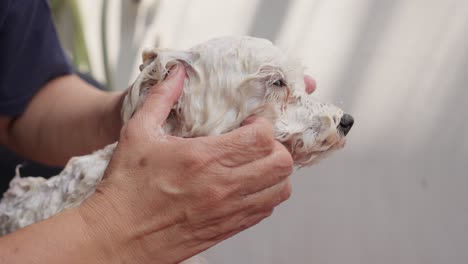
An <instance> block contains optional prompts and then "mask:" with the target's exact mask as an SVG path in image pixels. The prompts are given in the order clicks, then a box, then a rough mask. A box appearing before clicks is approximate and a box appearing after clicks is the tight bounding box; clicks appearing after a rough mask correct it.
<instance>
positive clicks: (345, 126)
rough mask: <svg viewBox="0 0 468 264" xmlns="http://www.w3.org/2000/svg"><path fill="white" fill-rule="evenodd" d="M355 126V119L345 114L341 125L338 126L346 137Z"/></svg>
mask: <svg viewBox="0 0 468 264" xmlns="http://www.w3.org/2000/svg"><path fill="white" fill-rule="evenodd" d="M353 124H354V118H353V117H352V116H351V115H348V114H344V115H343V116H342V117H341V120H340V124H339V125H338V129H339V130H341V132H343V134H344V135H345V136H346V135H347V134H348V132H349V130H351V127H352V126H353Z"/></svg>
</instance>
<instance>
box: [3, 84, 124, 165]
mask: <svg viewBox="0 0 468 264" xmlns="http://www.w3.org/2000/svg"><path fill="white" fill-rule="evenodd" d="M122 94H123V93H122V92H116V93H108V92H103V91H100V90H97V89H96V88H94V87H92V86H90V85H88V84H87V83H85V82H84V81H83V80H81V79H80V78H78V77H76V76H73V75H70V76H65V77H61V78H57V79H55V80H53V81H51V82H49V83H48V84H47V85H46V86H45V87H43V88H42V89H41V90H40V91H39V92H38V94H37V95H35V96H34V98H33V99H32V101H31V103H30V104H29V105H28V108H27V109H26V111H25V112H24V113H23V114H22V115H21V116H20V117H19V118H18V119H16V120H13V121H11V122H10V124H9V127H8V129H7V132H6V136H5V137H4V141H6V142H3V143H4V144H6V145H7V146H8V147H9V148H10V149H12V150H14V151H16V152H18V153H19V154H21V155H23V156H25V157H27V158H30V159H33V160H37V161H40V162H43V163H46V164H50V165H63V164H65V163H66V162H67V160H68V159H69V158H70V157H72V156H76V155H82V154H87V153H89V152H91V151H93V150H96V149H99V148H101V147H103V146H105V145H107V144H110V143H112V142H114V141H116V140H117V139H118V136H119V131H120V126H121V120H120V108H121V107H120V106H121V103H122V98H123V96H122Z"/></svg>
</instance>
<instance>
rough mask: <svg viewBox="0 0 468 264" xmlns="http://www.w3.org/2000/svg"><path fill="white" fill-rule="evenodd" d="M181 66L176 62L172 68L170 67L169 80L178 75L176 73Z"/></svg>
mask: <svg viewBox="0 0 468 264" xmlns="http://www.w3.org/2000/svg"><path fill="white" fill-rule="evenodd" d="M180 68H181V66H180V64H179V63H177V64H174V65H173V66H172V67H171V68H169V71H168V74H167V78H166V79H167V80H168V79H171V78H172V77H174V76H175V75H176V73H177V72H178V71H179V70H180Z"/></svg>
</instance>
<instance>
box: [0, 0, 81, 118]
mask: <svg viewBox="0 0 468 264" xmlns="http://www.w3.org/2000/svg"><path fill="white" fill-rule="evenodd" d="M71 71H72V68H71V65H70V62H69V61H68V59H67V57H66V55H65V53H64V52H63V50H62V48H61V46H60V42H59V40H58V37H57V33H56V30H55V27H54V23H53V21H52V17H51V11H50V8H49V5H48V3H47V1H46V0H0V116H17V115H20V114H21V113H22V112H23V111H24V110H25V108H26V106H27V105H28V103H29V101H30V100H31V98H32V97H33V95H34V94H35V93H36V92H37V91H38V90H39V89H40V88H41V87H42V86H43V85H44V84H46V83H47V82H48V81H49V80H51V79H53V78H55V77H58V76H60V75H65V74H69V73H71Z"/></svg>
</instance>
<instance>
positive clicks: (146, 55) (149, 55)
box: [140, 50, 158, 71]
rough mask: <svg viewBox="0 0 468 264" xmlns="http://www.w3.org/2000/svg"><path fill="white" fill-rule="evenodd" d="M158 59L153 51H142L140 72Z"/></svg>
mask: <svg viewBox="0 0 468 264" xmlns="http://www.w3.org/2000/svg"><path fill="white" fill-rule="evenodd" d="M157 57H158V54H157V53H156V51H155V50H144V51H143V53H142V54H141V62H142V64H140V71H142V70H143V69H144V68H145V67H146V66H148V64H150V63H151V62H153V61H154V60H155V59H156V58H157Z"/></svg>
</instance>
